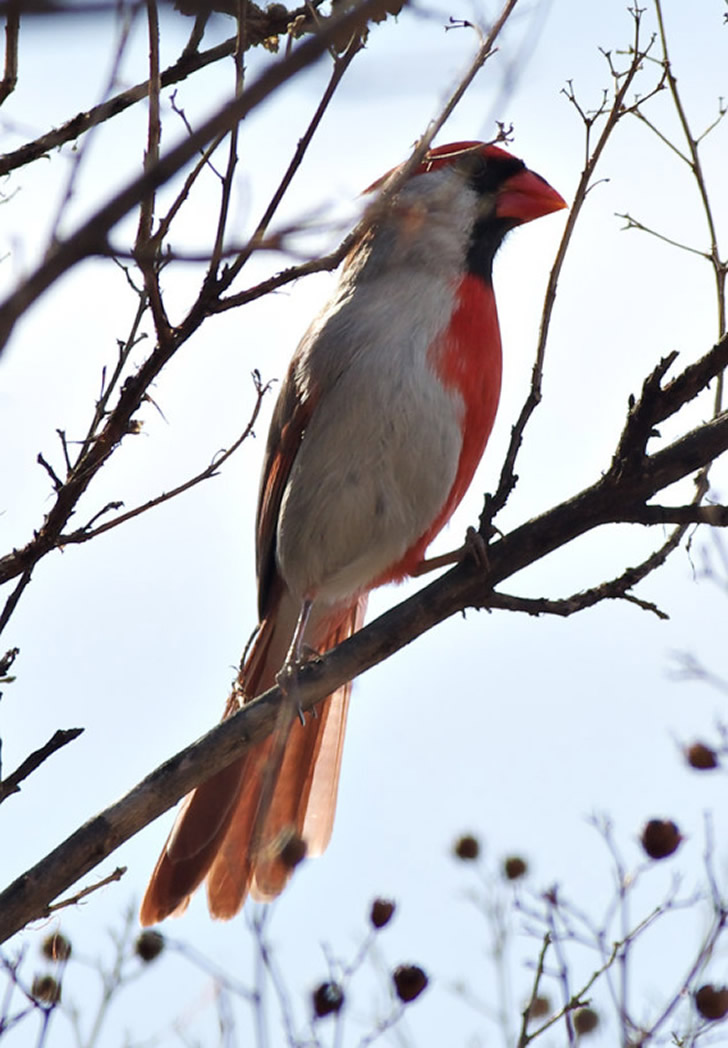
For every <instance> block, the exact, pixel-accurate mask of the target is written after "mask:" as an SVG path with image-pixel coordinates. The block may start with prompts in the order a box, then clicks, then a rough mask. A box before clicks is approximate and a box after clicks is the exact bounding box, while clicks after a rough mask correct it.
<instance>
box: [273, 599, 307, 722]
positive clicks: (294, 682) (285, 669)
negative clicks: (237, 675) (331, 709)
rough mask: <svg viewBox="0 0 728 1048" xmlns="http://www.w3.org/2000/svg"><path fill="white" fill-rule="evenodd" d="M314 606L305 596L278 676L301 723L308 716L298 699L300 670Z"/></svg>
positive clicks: (283, 690) (278, 680) (284, 692)
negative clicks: (306, 633)
mask: <svg viewBox="0 0 728 1048" xmlns="http://www.w3.org/2000/svg"><path fill="white" fill-rule="evenodd" d="M312 607H313V601H312V600H311V599H310V597H306V598H304V600H303V601H302V602H301V610H300V611H299V613H298V620H297V621H296V628H295V629H294V631H293V637H292V638H291V643H290V646H289V648H288V652H287V653H286V658H285V661H284V663H283V665H282V666H281V668H280V670H279V671H278V675H277V676H276V681H277V682H278V686H279V688H280V689H281V691H282V692H283V694H284V695H285V696H286V700H287V702H288V703H290V704H291V705H292V707H293V708H295V709H296V711H297V712H298V718H299V720H300V721H301V724H305V723H306V718H305V717H304V715H303V711H302V710H301V705H300V703H299V701H298V670H299V668H300V666H301V662H302V661H303V635H304V633H305V632H306V626H308V620H309V618H310V617H311V608H312Z"/></svg>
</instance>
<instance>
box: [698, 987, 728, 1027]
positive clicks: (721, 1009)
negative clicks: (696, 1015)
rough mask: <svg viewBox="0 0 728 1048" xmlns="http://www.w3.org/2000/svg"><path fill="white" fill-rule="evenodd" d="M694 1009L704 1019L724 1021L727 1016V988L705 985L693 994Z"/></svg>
mask: <svg viewBox="0 0 728 1048" xmlns="http://www.w3.org/2000/svg"><path fill="white" fill-rule="evenodd" d="M695 1007H696V1008H697V1009H698V1011H699V1012H700V1014H701V1015H702V1016H703V1018H704V1019H711V1020H715V1019H724V1018H725V1016H726V1015H728V987H725V986H713V984H712V983H706V984H705V986H701V987H700V989H699V990H697V991H696V993H695Z"/></svg>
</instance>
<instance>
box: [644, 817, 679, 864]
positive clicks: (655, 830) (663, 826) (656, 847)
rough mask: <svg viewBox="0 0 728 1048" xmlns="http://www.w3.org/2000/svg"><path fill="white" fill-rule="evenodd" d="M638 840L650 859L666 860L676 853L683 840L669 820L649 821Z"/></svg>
mask: <svg viewBox="0 0 728 1048" xmlns="http://www.w3.org/2000/svg"><path fill="white" fill-rule="evenodd" d="M640 839H641V841H642V847H643V848H644V849H645V851H646V852H647V854H648V855H649V857H650V858H651V859H666V858H667V857H668V856H669V855H672V854H673V852H676V851H677V849H678V848H679V846H680V842H681V841H682V839H683V838H682V834H681V833H680V830H679V829H678V828H677V826H676V824H675V823H674V822H672V820H671V819H650V821H649V822H648V823H647V825H646V826H645V828H644V829H643V831H642V837H641V838H640Z"/></svg>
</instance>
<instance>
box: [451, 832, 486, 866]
mask: <svg viewBox="0 0 728 1048" xmlns="http://www.w3.org/2000/svg"><path fill="white" fill-rule="evenodd" d="M452 850H453V851H454V852H455V855H456V856H457V857H458V859H464V860H465V861H469V860H472V859H477V858H478V856H479V855H480V841H479V840H478V838H477V837H473V835H472V834H470V833H464V834H463V836H462V837H458V839H457V840H456V841H455V844H454V845H453V849H452Z"/></svg>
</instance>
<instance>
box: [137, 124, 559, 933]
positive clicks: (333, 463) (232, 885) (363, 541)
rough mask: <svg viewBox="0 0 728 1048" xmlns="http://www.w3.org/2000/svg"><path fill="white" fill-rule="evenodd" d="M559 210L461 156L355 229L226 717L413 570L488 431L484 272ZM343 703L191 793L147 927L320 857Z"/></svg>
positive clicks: (275, 464)
mask: <svg viewBox="0 0 728 1048" xmlns="http://www.w3.org/2000/svg"><path fill="white" fill-rule="evenodd" d="M390 174H391V173H390ZM387 177H388V176H385V177H384V179H380V180H379V181H378V182H376V183H375V184H374V186H372V187H370V188H371V190H372V191H374V190H377V189H378V188H379V187H380V186H381V185H382V184H383V183H385V181H386V179H387ZM565 206H566V204H565V202H564V200H563V199H562V197H561V196H560V195H559V194H558V193H557V192H556V191H555V190H554V189H552V188H551V186H550V185H549V184H548V183H547V182H546V181H544V179H543V178H541V177H540V176H539V175H537V174H535V173H534V172H532V171H530V170H529V169H528V168H527V167H526V166H525V164H524V163H523V161H521V160H519V159H517V158H516V157H514V156H512V155H511V154H510V153H508V152H506V151H505V150H503V149H501V148H499V147H497V146H494V145H486V144H484V143H482V142H456V143H453V144H451V145H447V146H439V147H437V148H435V149H431V150H430V151H429V152H428V153H427V154H426V155H425V157H424V159H423V160H422V162H421V163H420V165H419V166H418V167H417V168H416V169H415V170H414V173H413V174H412V175H411V176H410V177H409V178H408V179H407V180H406V181H405V183H404V184H403V185H402V186H401V188H400V189H399V190H398V192H397V193H396V194H395V195H394V197H393V199H391V200H390V201H389V203H388V205H387V206H386V207H384V208H382V209H381V212H379V213H378V214H375V217H374V220H373V222H372V223H370V224H369V226H368V227H365V229H364V231H363V232H362V235H361V236H360V238H359V239H358V242H357V243H356V244H355V245H354V247H353V248H352V250H351V251H350V253H349V255H348V257H347V258H346V261H345V262H344V264H343V267H342V272H341V276H340V279H339V283H338V286H337V288H336V291H335V292H334V295H333V297H332V299H331V301H330V302H329V303H328V305H326V306H325V307H324V309H323V310H322V311H321V313H320V314H319V315H318V317H317V318H316V319H315V320H314V321H313V323H312V325H311V327H310V328H309V329H308V331H307V332H306V334H305V335H304V337H303V339H302V341H301V343H300V345H299V346H298V349H297V350H296V352H295V354H294V356H293V359H292V361H291V364H290V367H289V370H288V374H287V376H286V378H285V381H284V382H283V384H282V386H281V389H280V394H279V396H278V400H277V403H276V406H275V410H274V412H273V418H272V421H271V426H270V432H269V435H268V443H267V448H266V453H265V461H264V465H263V472H262V479H261V484H260V492H259V499H258V513H257V526H256V535H257V543H256V563H257V578H258V608H259V616H260V626H259V630H258V633H257V636H256V639H255V641H254V643H253V645H252V647H251V650H250V653H249V655H248V657H247V659H246V661H245V663H244V665H243V667H242V670H241V674H240V679H239V686H240V696H239V697H237V698H236V697H234V698H232V699H231V700H229V701H228V708H227V709H226V711H225V716H229V715H231V714H232V713H234V712H235V711H236V710H237V709H238V708H239V704H240V701H243V702H245V701H248V700H250V699H252V698H254V697H255V696H256V695H259V694H261V693H262V692H264V691H266V690H267V689H268V688H271V687H273V686H274V684H275V683H276V680H277V679H278V677H279V675H280V671H281V669H282V667H284V666H286V665H288V664H290V661H291V660H293V661H294V662H295V660H296V659H298V658H300V656H301V652H302V651H304V650H306V649H313V650H314V651H316V652H325V651H327V650H329V649H330V648H332V647H334V646H335V645H337V644H339V643H340V642H341V641H343V640H344V639H345V638H347V637H349V636H350V635H351V634H352V633H354V632H355V631H356V630H357V629H359V627H360V626H361V624H362V621H363V618H364V612H365V609H366V602H367V594H368V593H369V591H370V590H372V589H373V588H374V587H376V586H381V585H383V584H384V583H387V582H393V581H398V580H401V579H403V578H405V577H406V576H408V575H411V574H416V573H418V572H419V571H420V570H421V566H422V564H423V561H424V559H425V554H426V550H427V547H428V546H429V544H430V542H431V541H432V539H433V538H434V537H435V536H436V535H437V534H438V532H439V531H440V530H441V529H442V528H443V526H444V525H445V523H446V522H447V521H448V519H449V518H450V516H451V514H452V513H453V511H454V510H455V508H456V506H457V505H458V503H459V502H460V500H461V499H462V497H463V495H464V494H465V491H466V490H467V488H468V485H469V484H470V481H471V480H472V477H473V474H474V472H475V469H476V467H477V465H478V463H479V461H480V459H481V456H482V454H483V451H484V450H485V445H486V443H487V440H488V437H489V435H490V432H491V429H492V427H493V422H494V420H495V415H496V409H497V406H498V398H499V394H500V385H501V339H500V332H499V328H498V315H497V312H496V303H495V297H494V293H493V282H492V268H493V259H494V257H495V254H496V252H497V250H498V248H499V246H500V244H501V243H502V241H503V238H504V237H505V235H506V234H507V233H508V232H509V231H510V230H511V229H513V228H514V227H515V226H519V225H521V224H523V223H524V222H530V221H531V220H532V219H535V218H539V217H541V216H543V215H547V214H549V213H550V212H553V211H557V210H558V209H560V208H563V207H565ZM350 689H351V685H349V684H347V685H345V686H343V687H341V688H339V689H338V690H337V691H336V692H334V693H333V694H332V695H330V696H329V697H328V698H327V699H326V700H325V701H324V702H323V703H321V704H320V705H319V706H318V708H317V711H316V714H317V715H316V716H315V717H313V718H311V719H309V720H308V721H307V722H305V723H301V722H300V721H299V720H298V719H297V718H294V717H291V718H289V719H288V722H287V724H286V726H285V734H284V736H283V738H282V737H281V734H280V732H278V733H274V735H273V736H272V737H270V738H268V739H266V740H265V741H263V742H262V743H260V744H258V745H256V746H255V747H253V748H251V749H249V750H248V751H247V752H246V753H245V754H244V755H243V756H242V757H241V758H239V759H238V760H236V761H235V762H234V763H233V764H231V765H229V766H228V767H227V768H224V769H223V770H222V771H220V772H218V773H217V774H216V775H214V776H213V777H212V778H211V779H209V780H208V781H207V782H205V783H203V784H202V785H201V786H198V787H197V789H196V790H195V791H194V792H193V793H191V794H190V795H189V796H188V797H187V798H186V799H185V801H184V804H183V807H182V809H181V811H180V814H179V816H178V818H177V821H176V823H175V825H174V828H173V830H172V832H171V834H170V836H169V839H168V840H167V843H166V845H165V847H164V850H163V852H162V854H161V856H160V858H159V861H158V863H157V866H156V869H155V870H154V873H153V875H152V878H151V881H150V883H149V887H148V888H147V892H146V895H145V897H144V901H143V903H142V907H141V922H142V924H145V925H149V924H154V923H156V922H158V921H161V920H162V919H163V918H165V917H167V916H168V915H170V914H173V913H174V914H179V913H181V912H182V911H183V910H184V909H185V907H186V906H187V904H188V902H189V898H190V896H191V894H192V893H193V892H194V890H195V889H196V888H197V887H198V885H199V884H200V883H201V882H202V881H203V880H205V879H206V880H207V894H208V902H209V908H210V913H211V914H212V916H213V917H217V918H223V919H226V918H230V917H232V916H233V915H234V914H236V913H237V912H238V910H239V909H240V907H241V906H242V904H243V902H244V901H245V898H246V896H247V895H248V894H250V895H251V896H252V897H253V898H255V899H259V900H270V899H272V898H274V897H275V896H277V895H278V894H279V893H280V892H281V891H282V889H283V888H284V886H285V884H286V882H287V880H288V878H289V876H290V874H291V869H292V867H293V865H294V863H293V862H292V861H291V855H290V846H291V842H293V843H294V846H297V845H300V846H301V847H302V848H304V847H305V849H306V851H307V854H308V855H317V854H320V853H321V852H322V851H323V850H324V848H325V847H326V845H327V843H328V841H329V837H330V835H331V830H332V825H333V819H334V809H335V805H336V794H337V788H338V780H339V769H340V765H341V752H342V746H343V742H344V729H345V725H346V714H347V707H348V703H349V694H350ZM276 747H277V748H278V752H277V756H276V759H274V755H275V754H276ZM301 842H305V844H302V843H301ZM294 850H295V847H294Z"/></svg>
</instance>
